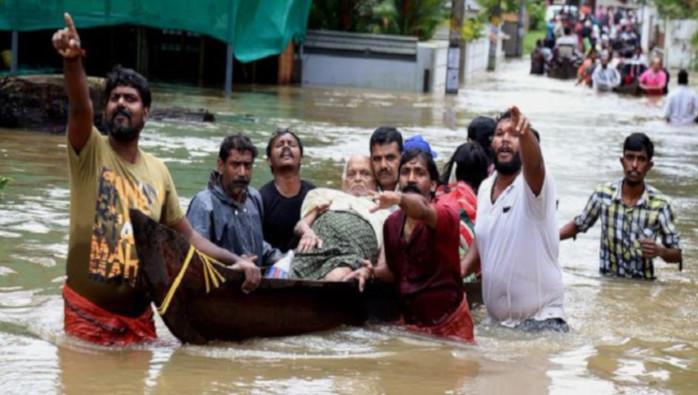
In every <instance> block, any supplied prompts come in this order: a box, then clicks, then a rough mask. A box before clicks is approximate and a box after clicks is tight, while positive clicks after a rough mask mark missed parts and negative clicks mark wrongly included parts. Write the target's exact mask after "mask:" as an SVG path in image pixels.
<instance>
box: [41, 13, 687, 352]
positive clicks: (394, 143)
mask: <svg viewBox="0 0 698 395" xmlns="http://www.w3.org/2000/svg"><path fill="white" fill-rule="evenodd" d="M53 45H54V47H55V49H56V50H57V52H58V53H59V54H60V55H61V56H62V57H63V62H64V76H65V84H66V91H67V94H68V98H69V101H70V113H69V121H68V126H67V147H66V150H67V157H68V161H69V172H70V190H71V197H70V202H71V203H70V239H69V252H68V259H67V265H66V266H67V278H66V283H65V285H64V288H63V296H64V301H65V304H64V317H65V319H64V325H65V331H66V333H67V334H69V335H72V336H76V337H79V338H81V339H84V340H88V341H91V342H94V343H99V344H105V345H111V344H120V345H123V344H132V343H138V342H143V341H149V340H152V339H154V338H155V337H156V334H155V326H154V323H153V314H152V310H151V307H150V297H149V294H148V291H147V289H145V288H144V287H142V286H139V285H142V284H141V281H138V278H139V277H138V276H139V261H138V256H137V254H136V251H135V243H134V236H133V232H132V229H131V224H130V219H129V209H138V210H140V211H142V212H144V213H145V214H146V215H148V216H149V217H151V218H152V219H153V220H155V221H158V222H160V223H162V224H164V225H166V226H168V227H170V228H172V229H174V230H175V231H177V232H179V233H180V234H182V235H183V236H184V237H185V238H186V239H187V240H188V241H189V242H190V244H192V245H193V246H194V247H195V248H196V249H197V250H199V251H201V252H202V253H204V254H206V255H208V256H210V257H212V258H213V259H215V260H217V261H219V262H221V263H223V264H226V265H228V266H230V267H231V268H232V270H236V271H239V272H242V273H243V274H244V277H245V280H244V282H243V284H242V286H241V287H242V290H243V291H244V292H254V290H255V289H256V287H257V286H258V285H259V283H260V281H261V277H262V276H263V275H265V274H267V275H268V272H269V269H271V268H274V267H275V266H276V265H278V264H279V262H280V261H282V260H283V259H287V260H288V261H290V265H289V272H288V275H289V277H291V278H301V279H315V280H333V281H357V282H358V286H359V289H363V287H364V285H365V283H366V282H367V281H373V280H374V279H375V280H380V281H385V282H389V283H392V284H394V286H395V289H396V291H397V292H398V295H399V298H400V306H401V311H402V322H403V324H405V325H406V326H407V328H409V329H410V330H414V331H418V332H422V333H427V334H430V335H435V336H441V337H446V338H450V339H454V340H459V341H464V342H468V343H473V342H475V333H474V326H473V320H472V317H471V314H470V309H469V305H468V301H467V297H466V295H465V294H464V292H463V279H464V278H468V277H470V278H473V277H474V278H481V281H482V289H483V299H484V303H485V307H486V309H487V313H488V316H489V318H490V319H491V320H492V321H493V322H495V323H497V324H501V325H504V326H507V327H511V328H517V329H519V330H525V331H543V330H548V331H557V332H567V331H568V330H569V326H568V324H567V322H566V317H565V312H564V287H563V283H562V270H561V267H560V265H559V262H558V250H559V240H560V238H563V239H564V238H567V237H574V236H575V235H576V234H577V233H578V232H584V231H586V230H587V229H588V228H589V227H591V226H592V225H593V224H594V222H595V221H596V220H597V219H598V218H601V221H602V235H601V254H600V258H601V266H600V270H601V272H602V273H603V274H608V275H615V276H620V277H632V278H643V279H653V278H654V270H653V267H654V266H653V261H652V260H653V258H655V257H661V258H663V259H664V260H665V261H667V262H681V250H680V247H679V237H678V235H677V233H676V229H675V227H674V224H673V221H674V213H673V211H672V208H671V205H670V203H669V200H668V199H667V198H666V196H664V195H662V194H661V193H660V192H659V191H657V190H656V189H654V188H652V187H650V186H649V185H647V184H645V182H644V177H645V175H646V174H647V172H648V171H649V170H650V169H651V168H652V164H653V162H652V158H653V154H654V147H653V145H652V143H651V141H650V140H649V138H648V137H647V136H645V135H644V134H639V133H636V134H633V135H631V136H629V137H628V138H627V139H626V141H625V143H624V146H623V154H622V156H621V158H620V161H621V164H622V165H623V169H624V171H625V175H624V177H623V178H622V179H621V180H618V181H615V182H612V183H609V184H604V185H602V186H600V187H599V188H597V190H596V191H595V192H594V193H593V194H592V197H591V198H590V200H589V203H588V204H587V207H586V208H585V209H584V212H583V213H582V214H581V215H580V216H579V217H577V218H575V220H574V221H573V222H571V223H569V224H567V225H565V226H564V227H563V228H561V229H559V228H558V225H557V220H556V210H557V202H558V200H557V194H556V190H555V182H554V180H553V177H552V175H551V173H550V171H549V169H548V168H547V166H546V163H545V161H544V158H543V154H542V151H541V147H540V143H539V141H540V135H539V134H538V132H537V131H536V130H534V129H533V128H532V127H531V123H530V121H529V120H528V119H527V117H525V116H524V115H523V114H522V113H521V111H520V110H519V109H518V108H517V107H515V106H514V107H510V108H509V109H507V110H506V111H505V112H504V113H502V114H501V115H499V116H498V117H496V118H487V117H477V118H475V119H474V120H473V121H472V122H471V123H470V125H469V127H468V134H467V141H464V142H463V143H462V144H461V145H459V146H458V147H457V148H456V149H455V150H454V153H453V154H452V156H451V157H450V159H449V160H448V161H447V163H446V165H445V167H444V170H443V171H442V172H441V174H440V173H439V171H438V168H437V166H436V163H435V161H434V159H435V157H436V153H435V152H434V151H433V150H432V149H431V146H430V145H429V143H428V142H427V141H426V140H425V139H424V138H423V137H422V136H419V135H417V136H412V137H410V138H407V139H403V135H402V133H401V132H400V131H399V130H398V129H396V128H394V127H380V128H378V129H376V130H375V131H374V132H373V133H372V135H371V137H370V139H369V142H368V151H367V152H366V153H357V154H355V155H352V156H350V157H348V158H347V159H346V160H345V163H344V167H343V172H342V176H341V177H342V187H341V190H337V189H330V188H317V187H315V185H314V184H313V183H312V182H310V181H308V180H305V179H303V177H302V174H301V168H302V159H303V152H304V151H303V143H302V141H301V139H300V138H299V136H298V135H296V134H295V133H294V132H293V131H292V130H289V129H279V130H277V131H276V132H274V133H272V134H271V136H270V137H269V139H268V141H267V145H266V161H267V164H268V165H269V169H270V171H271V173H272V176H273V179H272V181H270V182H269V183H267V184H266V185H264V186H263V187H262V188H261V189H260V190H259V191H257V190H256V189H255V188H253V187H251V186H250V181H251V179H252V176H253V171H254V167H255V160H256V158H257V156H258V152H257V148H256V146H255V144H254V143H253V142H252V141H251V140H250V139H249V137H247V136H245V135H243V134H235V135H232V136H229V137H226V138H224V139H223V141H222V143H221V146H220V150H219V153H218V157H217V158H216V166H215V169H214V170H213V171H212V172H211V173H210V174H209V175H208V177H207V179H206V178H204V177H203V175H202V185H205V186H204V187H203V189H202V191H201V192H199V193H197V194H196V195H195V196H194V197H193V198H192V200H191V201H190V204H189V208H188V210H187V212H186V215H185V214H184V212H183V211H182V210H181V208H180V206H179V198H178V194H177V191H176V187H175V183H174V181H173V179H172V177H171V175H170V173H169V170H168V169H167V167H166V166H165V164H164V163H163V162H162V161H161V160H159V159H157V158H156V157H154V156H152V155H150V154H148V153H146V152H144V151H142V150H141V149H140V147H139V139H140V135H141V132H142V131H143V128H144V126H145V123H146V121H147V119H148V115H149V113H150V106H151V93H150V88H149V85H148V82H147V80H146V79H145V78H144V77H143V76H141V75H140V74H138V73H137V72H135V71H133V70H131V69H127V68H123V67H116V68H115V69H114V70H113V71H112V72H111V73H110V74H109V75H108V77H107V80H106V83H105V88H104V97H105V103H104V119H103V122H104V124H105V126H106V129H107V135H106V136H105V135H101V134H100V133H99V132H98V131H97V129H96V128H95V127H94V125H93V120H94V110H93V105H94V103H92V101H91V99H90V95H89V90H88V88H87V80H86V77H85V72H84V69H83V65H82V60H81V58H82V56H83V51H82V50H81V48H80V39H79V35H78V33H77V30H76V29H75V26H74V25H73V23H72V19H71V18H70V16H69V15H67V14H66V28H65V29H61V30H59V31H57V32H56V33H55V34H54V36H53ZM464 137H465V136H464ZM464 140H466V139H465V138H464ZM657 238H660V240H661V242H660V243H658V242H657V241H656V239H657ZM289 251H294V253H293V254H290V253H289Z"/></svg>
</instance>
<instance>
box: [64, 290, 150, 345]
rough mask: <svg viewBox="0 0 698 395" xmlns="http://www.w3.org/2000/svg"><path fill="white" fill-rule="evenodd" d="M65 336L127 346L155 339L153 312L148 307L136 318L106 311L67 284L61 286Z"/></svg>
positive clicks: (97, 342)
mask: <svg viewBox="0 0 698 395" xmlns="http://www.w3.org/2000/svg"><path fill="white" fill-rule="evenodd" d="M63 300H64V309H63V311H64V321H63V326H64V328H65V333H67V334H69V335H72V336H75V337H78V338H80V339H83V340H87V341H89V342H92V343H96V344H101V345H103V346H111V345H119V346H123V345H129V344H136V343H142V342H146V341H152V340H155V339H156V338H157V334H156V333H155V323H154V322H153V311H152V310H151V309H150V308H147V309H146V310H145V312H144V313H143V314H142V315H141V316H140V317H137V318H132V317H126V316H123V315H119V314H114V313H112V312H109V311H107V310H105V309H103V308H101V307H99V306H97V305H96V304H94V303H92V302H91V301H89V300H87V299H86V298H85V297H83V296H81V295H80V294H78V293H77V292H75V291H73V290H72V289H71V288H70V287H68V285H67V284H66V285H64V286H63Z"/></svg>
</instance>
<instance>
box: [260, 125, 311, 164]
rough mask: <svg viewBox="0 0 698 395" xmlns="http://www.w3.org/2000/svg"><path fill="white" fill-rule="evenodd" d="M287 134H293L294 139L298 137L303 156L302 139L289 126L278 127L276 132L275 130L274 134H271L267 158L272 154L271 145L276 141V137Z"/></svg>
mask: <svg viewBox="0 0 698 395" xmlns="http://www.w3.org/2000/svg"><path fill="white" fill-rule="evenodd" d="M285 134H290V135H291V136H293V138H294V139H296V142H297V143H298V148H300V151H301V157H302V156H303V143H302V142H301V139H300V138H299V137H298V136H297V135H296V134H295V133H293V132H292V131H291V129H289V128H278V129H276V132H274V134H272V135H271V137H270V138H269V142H268V143H267V158H269V157H270V156H271V147H272V145H274V141H276V139H278V138H279V137H281V136H283V135H285Z"/></svg>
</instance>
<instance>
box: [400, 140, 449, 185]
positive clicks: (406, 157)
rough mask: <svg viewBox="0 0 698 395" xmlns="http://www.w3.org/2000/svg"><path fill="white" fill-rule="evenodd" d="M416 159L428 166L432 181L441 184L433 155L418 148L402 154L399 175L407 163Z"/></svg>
mask: <svg viewBox="0 0 698 395" xmlns="http://www.w3.org/2000/svg"><path fill="white" fill-rule="evenodd" d="M415 158H420V159H421V160H423V161H424V163H425V164H426V165H427V170H428V171H429V177H431V180H432V181H435V182H439V169H437V168H436V163H434V158H432V156H431V154H429V153H427V152H424V151H422V150H421V149H418V148H413V149H410V150H407V151H405V152H403V153H402V156H401V157H400V167H398V174H400V170H401V169H402V166H403V165H404V164H405V163H407V162H409V161H411V160H413V159H415Z"/></svg>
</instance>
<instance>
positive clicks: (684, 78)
mask: <svg viewBox="0 0 698 395" xmlns="http://www.w3.org/2000/svg"><path fill="white" fill-rule="evenodd" d="M678 82H679V85H688V72H687V71H686V70H684V69H681V70H679V81H678Z"/></svg>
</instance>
